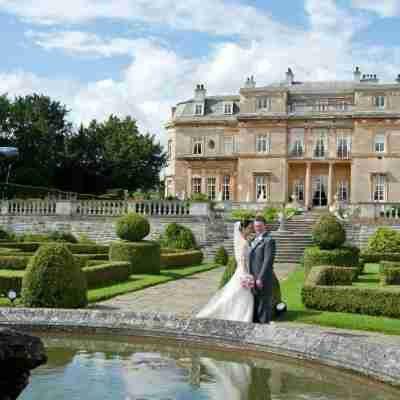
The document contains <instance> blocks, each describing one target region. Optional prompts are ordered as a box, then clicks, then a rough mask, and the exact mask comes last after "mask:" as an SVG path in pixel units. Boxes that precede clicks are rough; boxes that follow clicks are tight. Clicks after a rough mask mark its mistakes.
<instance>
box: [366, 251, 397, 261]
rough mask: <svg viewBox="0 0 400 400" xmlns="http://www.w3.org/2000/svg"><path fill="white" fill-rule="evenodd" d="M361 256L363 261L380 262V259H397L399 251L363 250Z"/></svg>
mask: <svg viewBox="0 0 400 400" xmlns="http://www.w3.org/2000/svg"><path fill="white" fill-rule="evenodd" d="M361 258H362V259H363V261H364V262H365V263H380V262H381V261H399V262H400V253H374V252H370V251H363V252H362V253H361Z"/></svg>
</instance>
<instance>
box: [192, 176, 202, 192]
mask: <svg viewBox="0 0 400 400" xmlns="http://www.w3.org/2000/svg"><path fill="white" fill-rule="evenodd" d="M192 193H201V178H192Z"/></svg>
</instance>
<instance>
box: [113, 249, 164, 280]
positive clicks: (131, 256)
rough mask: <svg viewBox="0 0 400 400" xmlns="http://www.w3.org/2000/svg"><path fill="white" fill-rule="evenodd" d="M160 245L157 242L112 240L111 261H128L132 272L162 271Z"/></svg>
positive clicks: (154, 272)
mask: <svg viewBox="0 0 400 400" xmlns="http://www.w3.org/2000/svg"><path fill="white" fill-rule="evenodd" d="M160 253H161V251H160V245H159V244H158V243H157V242H150V241H141V242H123V241H119V242H117V241H116V242H112V243H111V246H110V261H112V262H114V261H128V262H129V263H130V265H131V268H130V272H131V274H159V273H160Z"/></svg>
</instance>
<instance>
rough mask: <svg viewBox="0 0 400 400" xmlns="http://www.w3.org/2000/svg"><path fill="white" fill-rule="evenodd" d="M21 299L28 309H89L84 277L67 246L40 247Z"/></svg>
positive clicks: (50, 245) (26, 277) (30, 263)
mask: <svg viewBox="0 0 400 400" xmlns="http://www.w3.org/2000/svg"><path fill="white" fill-rule="evenodd" d="M21 300H22V303H23V304H24V306H26V307H51V308H79V307H85V306H86V304H87V284H86V278H85V275H84V273H83V272H82V270H81V268H80V267H79V265H77V263H76V261H75V258H74V256H73V255H72V253H71V252H70V251H69V250H68V248H67V246H66V245H65V244H49V245H44V246H41V247H40V248H39V250H38V251H37V252H36V254H35V255H34V256H33V257H32V259H31V260H30V262H29V265H28V268H27V270H26V272H25V275H24V277H23V280H22V291H21Z"/></svg>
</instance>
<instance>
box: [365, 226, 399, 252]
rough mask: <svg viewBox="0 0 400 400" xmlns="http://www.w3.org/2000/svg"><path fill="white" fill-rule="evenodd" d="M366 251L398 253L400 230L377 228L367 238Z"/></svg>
mask: <svg viewBox="0 0 400 400" xmlns="http://www.w3.org/2000/svg"><path fill="white" fill-rule="evenodd" d="M367 252H369V253H400V232H398V231H397V230H395V229H392V228H389V227H382V228H378V229H377V230H376V232H375V233H374V234H373V235H372V236H370V237H369V239H368V246H367Z"/></svg>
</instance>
